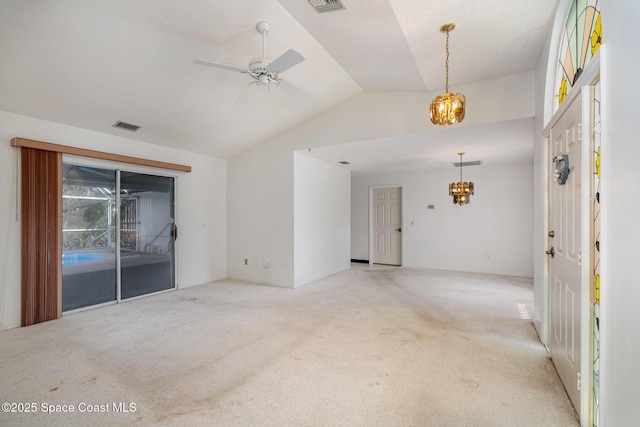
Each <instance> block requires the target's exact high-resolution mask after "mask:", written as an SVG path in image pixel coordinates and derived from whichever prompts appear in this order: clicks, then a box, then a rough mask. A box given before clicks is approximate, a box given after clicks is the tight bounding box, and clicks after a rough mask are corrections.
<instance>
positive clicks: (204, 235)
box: [0, 111, 227, 330]
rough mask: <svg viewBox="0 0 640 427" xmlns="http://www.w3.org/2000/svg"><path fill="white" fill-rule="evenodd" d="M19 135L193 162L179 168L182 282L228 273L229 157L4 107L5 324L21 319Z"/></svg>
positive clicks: (0, 217) (1, 222) (0, 205)
mask: <svg viewBox="0 0 640 427" xmlns="http://www.w3.org/2000/svg"><path fill="white" fill-rule="evenodd" d="M14 137H22V138H28V139H35V140H40V141H45V142H51V143H55V144H61V145H70V146H74V147H82V148H88V149H93V150H99V151H107V152H111V153H116V154H123V155H128V156H135V157H144V158H149V159H152V160H159V161H165V162H172V163H180V164H186V165H191V166H192V172H191V173H181V172H179V173H177V190H176V196H177V215H176V216H177V225H178V240H177V243H176V247H177V285H178V287H187V286H193V285H197V284H201V283H205V282H209V281H212V280H217V279H222V278H224V277H226V187H227V182H226V161H225V160H221V159H217V158H214V157H210V156H204V155H199V154H194V153H189V152H186V151H181V150H175V149H169V148H164V147H160V146H156V145H153V144H148V143H144V142H139V141H134V140H130V139H126V138H120V137H115V136H111V135H106V134H101V133H97V132H91V131H87V130H84V129H79V128H74V127H71V126H66V125H61V124H58V123H53V122H47V121H44V120H38V119H35V118H31V117H26V116H20V115H17V114H13V113H8V112H4V111H0V189H1V190H2V191H1V193H0V274H1V276H0V279H1V282H0V330H2V329H7V328H12V327H16V326H19V325H20V221H19V214H16V210H17V209H18V206H17V200H19V192H18V191H17V183H18V178H17V177H18V163H17V160H18V157H17V149H15V148H12V147H11V146H10V145H9V143H10V141H11V139H12V138H14ZM174 173H175V172H171V174H174ZM204 190H206V191H204Z"/></svg>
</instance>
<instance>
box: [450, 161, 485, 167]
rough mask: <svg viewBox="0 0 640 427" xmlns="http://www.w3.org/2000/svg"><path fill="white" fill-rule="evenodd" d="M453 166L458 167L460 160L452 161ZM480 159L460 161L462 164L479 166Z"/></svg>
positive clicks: (480, 163)
mask: <svg viewBox="0 0 640 427" xmlns="http://www.w3.org/2000/svg"><path fill="white" fill-rule="evenodd" d="M452 165H453V167H456V168H459V167H460V162H455V163H452ZM481 165H482V160H473V161H471V162H462V166H481Z"/></svg>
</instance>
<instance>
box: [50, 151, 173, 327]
mask: <svg viewBox="0 0 640 427" xmlns="http://www.w3.org/2000/svg"><path fill="white" fill-rule="evenodd" d="M65 164H67V165H76V166H85V167H93V168H100V169H110V170H113V171H115V172H116V199H115V206H116V233H115V234H116V251H115V252H116V300H115V301H108V302H105V303H100V304H96V305H91V306H87V307H81V308H77V309H73V310H68V311H64V312H62V315H63V316H65V315H68V314H73V313H78V312H81V311H85V310H91V309H94V308H99V307H103V306H107V305H112V304H119V303H122V302H126V301H132V300H136V299H138V298H144V297H146V296H149V295H156V294H160V293H164V292H171V291H174V290H177V289H179V283H178V280H177V279H178V273H179V272H178V270H179V267H178V252H179V243H178V241H177V240H174V246H173V247H174V254H173V267H174V268H173V283H174V287H173V288H171V289H165V290H160V291H157V292H153V293H149V294H144V295H139V296H133V297H129V298H126V299H122V280H121V274H120V272H121V268H122V265H121V239H120V237H121V236H120V231H121V224H120V202H121V199H120V172H121V171H123V172H132V173H139V174H146V175H155V176H162V177H167V178H172V179H173V203H174V209H173V213H174V224H178V223H179V212H178V211H179V209H178V203H177V200H178V175H177V173H172V171H171V170H167V169H163V168H157V167H151V166H143V165H135V164H131V163H122V162H114V161H110V160H100V159H95V158H88V157H84V156H76V155H72V154H64V155H63V156H62V165H65ZM61 232H62V230H61ZM174 239H175V236H174Z"/></svg>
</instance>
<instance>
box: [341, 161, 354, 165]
mask: <svg viewBox="0 0 640 427" xmlns="http://www.w3.org/2000/svg"><path fill="white" fill-rule="evenodd" d="M338 163H340V164H341V165H350V164H351V163H349V162H347V161H346V160H341V161H339V162H338Z"/></svg>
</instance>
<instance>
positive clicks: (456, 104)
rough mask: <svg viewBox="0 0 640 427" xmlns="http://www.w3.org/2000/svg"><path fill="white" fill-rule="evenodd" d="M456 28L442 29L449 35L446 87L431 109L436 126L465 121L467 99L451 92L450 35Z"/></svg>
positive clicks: (451, 24) (432, 103)
mask: <svg viewBox="0 0 640 427" xmlns="http://www.w3.org/2000/svg"><path fill="white" fill-rule="evenodd" d="M455 28H456V24H454V23H453V22H450V23H448V24H444V25H443V26H442V27H440V32H442V33H446V34H447V44H446V53H447V55H446V60H445V68H446V85H445V92H446V93H445V94H444V95H438V96H436V97H435V98H434V99H433V101H431V106H430V107H429V118H430V119H431V122H432V123H433V124H436V125H452V124H454V123H459V122H461V121H462V120H463V119H464V107H465V102H466V99H465V97H464V95H463V94H461V93H456V94H453V93H451V92H449V33H450V32H451V31H453V30H454V29H455Z"/></svg>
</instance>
